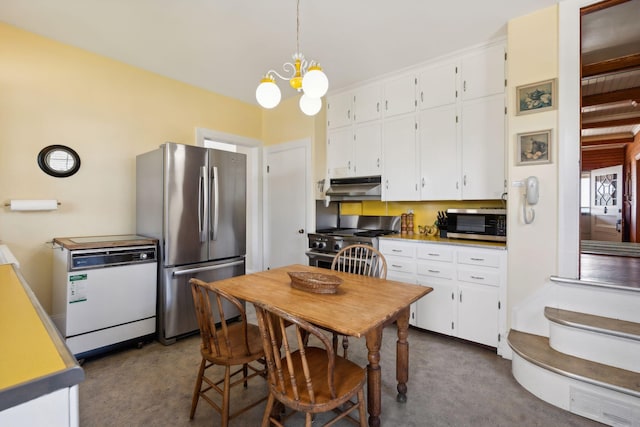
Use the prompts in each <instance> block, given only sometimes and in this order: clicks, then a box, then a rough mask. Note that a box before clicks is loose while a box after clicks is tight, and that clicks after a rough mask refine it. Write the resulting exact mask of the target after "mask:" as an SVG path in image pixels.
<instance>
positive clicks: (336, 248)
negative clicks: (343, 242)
mask: <svg viewBox="0 0 640 427" xmlns="http://www.w3.org/2000/svg"><path fill="white" fill-rule="evenodd" d="M333 249H334V250H336V251H339V250H340V244H339V243H336V244H335V245H333Z"/></svg>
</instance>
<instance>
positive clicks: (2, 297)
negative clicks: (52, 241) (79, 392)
mask: <svg viewBox="0 0 640 427" xmlns="http://www.w3.org/2000/svg"><path fill="white" fill-rule="evenodd" d="M0 343H1V344H0V352H1V353H2V363H0V411H2V410H5V409H7V408H11V407H13V406H16V405H19V404H21V403H24V402H27V401H29V400H32V399H35V398H37V397H40V396H43V395H45V394H49V393H51V392H53V391H55V390H59V389H62V388H66V387H71V386H74V385H76V384H78V383H80V382H82V381H83V380H84V371H83V370H82V368H81V367H80V366H79V365H78V362H77V361H76V359H75V358H74V357H73V355H72V354H71V352H70V351H69V349H68V348H67V346H66V345H65V344H64V341H63V340H62V337H61V336H60V334H59V333H58V330H57V329H56V327H55V326H54V325H53V322H52V321H51V319H50V318H49V316H48V315H47V314H46V312H45V311H44V309H43V308H42V306H41V305H40V302H39V301H38V299H37V298H36V296H35V295H34V294H33V292H32V291H31V288H29V286H28V285H27V282H26V281H25V280H24V278H23V277H22V274H21V273H20V270H19V269H18V268H17V267H16V266H15V265H14V264H4V265H0Z"/></svg>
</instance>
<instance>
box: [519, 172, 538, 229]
mask: <svg viewBox="0 0 640 427" xmlns="http://www.w3.org/2000/svg"><path fill="white" fill-rule="evenodd" d="M538 187H539V186H538V178H536V177H535V176H530V177H528V178H527V179H525V180H524V188H525V193H524V203H523V204H522V218H523V220H524V223H525V224H531V223H532V222H533V220H534V219H535V217H536V212H535V211H534V210H533V208H531V209H530V212H531V216H530V217H529V215H528V213H527V206H532V205H535V204H536V203H538V199H539V198H540V191H539V188H538Z"/></svg>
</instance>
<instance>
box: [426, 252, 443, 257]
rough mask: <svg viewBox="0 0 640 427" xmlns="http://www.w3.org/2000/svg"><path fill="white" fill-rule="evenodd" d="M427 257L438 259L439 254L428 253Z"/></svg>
mask: <svg viewBox="0 0 640 427" xmlns="http://www.w3.org/2000/svg"><path fill="white" fill-rule="evenodd" d="M427 255H429V256H434V257H438V256H440V254H431V253H429V254H427Z"/></svg>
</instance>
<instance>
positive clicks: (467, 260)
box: [458, 250, 500, 268]
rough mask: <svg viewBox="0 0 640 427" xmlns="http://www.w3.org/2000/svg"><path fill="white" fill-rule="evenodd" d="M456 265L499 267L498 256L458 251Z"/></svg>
mask: <svg viewBox="0 0 640 427" xmlns="http://www.w3.org/2000/svg"><path fill="white" fill-rule="evenodd" d="M458 264H469V265H481V266H484V267H494V268H498V267H500V254H498V253H492V252H489V251H486V252H485V251H483V252H475V251H462V250H460V251H458Z"/></svg>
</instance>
